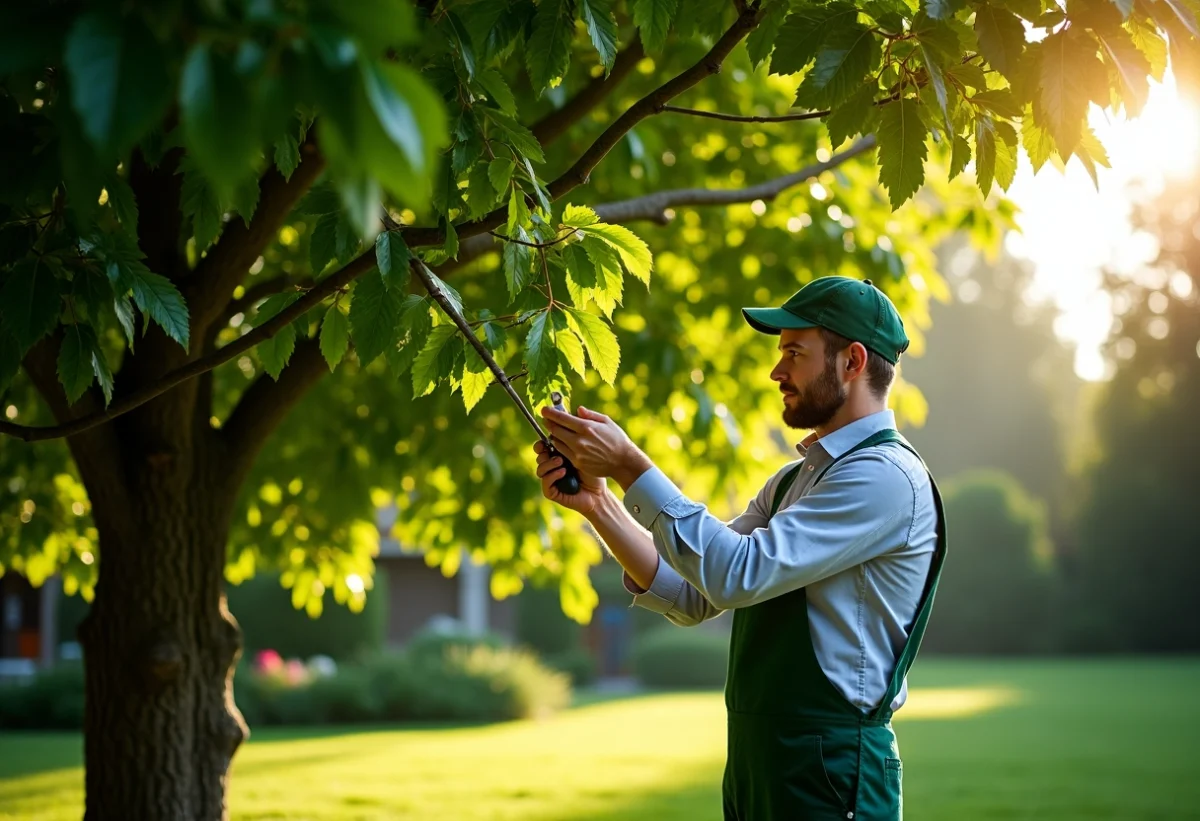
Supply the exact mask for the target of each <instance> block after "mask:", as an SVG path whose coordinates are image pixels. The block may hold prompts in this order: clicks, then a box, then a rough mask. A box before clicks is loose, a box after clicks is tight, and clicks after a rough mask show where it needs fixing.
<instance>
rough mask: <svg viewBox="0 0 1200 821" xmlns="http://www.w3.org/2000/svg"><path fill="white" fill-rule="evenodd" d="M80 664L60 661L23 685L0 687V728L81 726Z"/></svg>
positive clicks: (57, 728) (72, 728) (66, 727)
mask: <svg viewBox="0 0 1200 821" xmlns="http://www.w3.org/2000/svg"><path fill="white" fill-rule="evenodd" d="M83 693H84V684H83V665H81V664H60V665H59V666H57V667H55V668H54V669H52V670H46V671H44V672H40V673H38V674H37V675H36V676H34V678H33V679H32V680H31V681H29V682H27V683H22V684H7V685H4V686H2V687H0V727H4V728H6V729H13V730H17V729H39V730H78V729H80V728H81V727H83Z"/></svg>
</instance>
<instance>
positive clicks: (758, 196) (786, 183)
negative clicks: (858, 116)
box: [592, 134, 875, 225]
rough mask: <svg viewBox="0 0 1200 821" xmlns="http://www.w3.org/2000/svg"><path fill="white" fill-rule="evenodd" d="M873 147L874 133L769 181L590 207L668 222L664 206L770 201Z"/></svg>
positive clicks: (622, 218)
mask: <svg viewBox="0 0 1200 821" xmlns="http://www.w3.org/2000/svg"><path fill="white" fill-rule="evenodd" d="M874 147H875V135H874V134H870V135H868V136H866V137H863V138H861V139H859V140H858V141H857V142H855V143H854V144H853V145H851V146H850V147H849V148H847V149H846V150H845V151H842V152H841V153H839V154H834V155H833V156H832V157H830V158H829V159H828V160H825V161H824V162H819V163H813V164H812V165H809V166H805V167H804V168H801V169H800V170H799V171H796V172H793V173H791V174H785V175H784V176H782V177H776V178H775V179H773V180H767V181H766V182H762V183H759V184H758V185H751V186H748V187H746V188H729V189H720V188H678V189H675V190H672V191H659V192H657V193H654V194H647V195H646V196H644V197H636V198H635V199H631V200H623V201H620V202H610V203H605V204H603V205H597V206H595V207H594V208H593V209H592V210H594V211H595V212H596V214H597V215H598V216H599V217H600V219H601V220H603V221H604V222H620V223H626V222H636V221H638V220H650V221H653V222H657V223H659V224H661V225H665V224H666V223H668V222H670V216H669V215H668V214H667V213H666V211H667V209H668V208H676V207H679V206H685V205H694V206H695V205H733V204H736V203H743V202H753V201H754V200H771V199H774V198H775V197H777V196H779V194H781V193H782V192H783V191H786V190H787V189H788V188H791V187H792V186H795V185H799V184H800V183H802V182H804V181H806V180H810V179H812V178H813V177H816V176H819V175H820V174H822V173H824V172H826V171H828V170H830V169H831V168H836V167H837V166H839V165H841V164H842V163H844V162H846V161H847V160H850V159H853V158H854V157H857V156H858V155H860V154H864V153H866V152H867V151H870V150H871V149H873V148H874Z"/></svg>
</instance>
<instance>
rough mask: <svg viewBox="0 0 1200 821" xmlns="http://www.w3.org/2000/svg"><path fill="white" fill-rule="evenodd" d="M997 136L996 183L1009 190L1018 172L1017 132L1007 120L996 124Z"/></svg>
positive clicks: (1002, 188)
mask: <svg viewBox="0 0 1200 821" xmlns="http://www.w3.org/2000/svg"><path fill="white" fill-rule="evenodd" d="M995 129H996V136H997V137H998V138H999V139H997V140H996V169H995V174H996V184H997V185H999V186H1000V188H1001V190H1005V191H1007V190H1008V187H1009V186H1010V185H1012V182H1013V178H1014V177H1015V176H1016V174H1017V132H1016V131H1014V130H1013V127H1012V126H1011V125H1009V124H1008V123H1006V122H997V123H996V124H995Z"/></svg>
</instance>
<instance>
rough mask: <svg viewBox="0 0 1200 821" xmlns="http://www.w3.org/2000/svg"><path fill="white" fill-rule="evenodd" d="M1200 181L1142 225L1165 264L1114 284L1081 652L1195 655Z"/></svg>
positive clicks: (1098, 416)
mask: <svg viewBox="0 0 1200 821" xmlns="http://www.w3.org/2000/svg"><path fill="white" fill-rule="evenodd" d="M1196 183H1197V180H1196V177H1195V176H1194V175H1193V176H1192V178H1191V179H1185V180H1179V181H1177V182H1175V183H1174V184H1172V185H1170V186H1169V187H1168V188H1167V189H1166V190H1165V191H1163V192H1162V194H1161V195H1160V196H1158V197H1156V198H1155V199H1154V200H1152V201H1150V202H1147V203H1145V204H1143V205H1142V206H1141V207H1140V208H1139V210H1138V212H1137V218H1136V222H1137V223H1138V225H1139V227H1140V228H1141V229H1142V230H1144V231H1146V232H1147V233H1149V234H1150V235H1152V236H1153V237H1155V238H1156V239H1157V241H1158V244H1159V254H1158V258H1157V260H1156V261H1155V263H1154V264H1153V266H1152V267H1149V268H1148V269H1147V270H1144V271H1142V272H1140V273H1139V274H1138V276H1136V277H1134V278H1126V277H1121V276H1110V277H1109V278H1108V287H1109V289H1110V291H1111V292H1112V294H1113V307H1114V312H1115V313H1116V314H1117V317H1116V322H1115V323H1114V327H1113V333H1112V335H1111V339H1110V343H1109V346H1108V354H1109V356H1110V357H1111V359H1112V361H1113V362H1114V363H1115V365H1116V373H1115V376H1114V377H1113V379H1112V380H1111V381H1110V382H1109V383H1107V384H1105V385H1104V386H1103V387H1102V390H1101V391H1100V395H1099V396H1098V397H1097V400H1096V404H1095V418H1094V422H1093V425H1092V427H1093V428H1094V433H1093V439H1094V442H1093V443H1092V448H1091V454H1090V458H1088V459H1087V466H1086V468H1085V469H1084V470H1083V472H1082V477H1081V478H1082V480H1083V481H1082V484H1083V487H1084V489H1085V494H1084V501H1083V503H1082V504H1081V505H1080V506H1079V508H1078V510H1077V511H1076V517H1075V531H1076V545H1075V546H1074V550H1073V551H1072V552H1071V555H1070V556H1069V557H1068V558H1069V560H1070V566H1071V568H1072V577H1073V582H1074V588H1075V590H1074V592H1075V594H1076V595H1075V596H1073V599H1072V604H1073V607H1072V609H1071V611H1070V615H1071V616H1072V618H1071V620H1070V622H1069V624H1070V628H1071V632H1070V635H1069V641H1070V643H1071V645H1072V646H1073V647H1074V648H1076V649H1080V650H1087V651H1094V650H1108V651H1118V652H1131V651H1137V652H1194V651H1195V650H1196V649H1197V648H1200V609H1198V608H1197V605H1196V601H1195V597H1193V596H1191V595H1190V593H1189V590H1188V582H1189V581H1190V580H1192V579H1195V578H1196V575H1197V573H1198V572H1200V558H1198V557H1197V553H1196V545H1197V543H1198V542H1200V527H1198V526H1197V523H1196V514H1195V496H1196V488H1197V486H1200V436H1198V435H1197V432H1196V408H1197V406H1200V310H1197V309H1198V308H1200V197H1198V196H1197V193H1196V192H1197V188H1196Z"/></svg>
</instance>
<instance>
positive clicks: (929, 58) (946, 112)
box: [921, 44, 954, 135]
mask: <svg viewBox="0 0 1200 821" xmlns="http://www.w3.org/2000/svg"><path fill="white" fill-rule="evenodd" d="M921 56H922V57H923V58H924V61H925V71H926V73H927V74H928V75H929V84H930V85H931V86H932V87H933V92H934V94H935V95H937V101H938V108H940V109H941V111H942V123H944V124H945V125H944V129H945V131H944V133H945V134H947V135H950V134H953V133H954V127H953V126H952V125H951V124H950V108H949V95H948V94H947V92H946V78H945V76H943V75H942V67H941V66H940V65H938V62H937V57H936V56H935V55H934V54H933V51H932V49H930V48H929V47H928V46H926V45H924V44H922V46H921ZM951 88H953V87H951Z"/></svg>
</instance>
